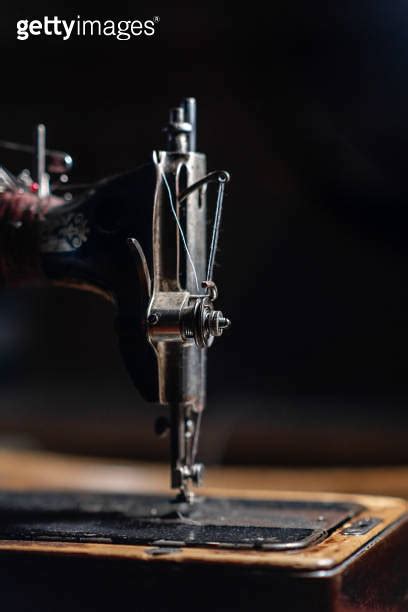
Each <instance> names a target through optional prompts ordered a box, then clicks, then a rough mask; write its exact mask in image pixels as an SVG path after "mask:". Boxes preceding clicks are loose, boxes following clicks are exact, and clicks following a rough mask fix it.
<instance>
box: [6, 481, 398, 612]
mask: <svg viewBox="0 0 408 612" xmlns="http://www.w3.org/2000/svg"><path fill="white" fill-rule="evenodd" d="M10 495H14V494H10ZM55 495H58V494H57V493H55ZM205 495H209V496H214V495H215V496H220V492H219V491H218V492H214V491H205ZM4 496H7V494H6V493H2V497H3V503H4V499H5V497H4ZM228 497H229V498H239V499H241V500H243V499H245V498H246V499H258V500H263V501H267V500H274V502H279V503H282V502H283V501H284V500H286V501H287V502H290V503H293V502H307V503H308V504H312V505H313V503H316V502H323V503H325V504H329V505H330V504H343V505H346V506H347V505H348V506H350V505H351V507H353V508H354V509H355V514H354V516H353V517H352V518H350V519H346V520H345V521H343V522H342V523H341V524H339V525H338V526H337V527H335V528H334V529H333V530H332V531H330V532H329V533H328V534H327V533H326V534H325V535H324V537H323V536H322V537H320V539H319V538H317V539H315V540H314V543H310V544H308V545H305V546H303V547H300V548H294V549H289V550H279V549H275V550H268V549H265V548H262V547H256V546H255V547H254V546H252V547H251V548H243V547H238V548H236V547H233V546H231V545H230V544H222V543H220V542H213V543H211V542H210V543H208V544H206V545H190V544H189V543H180V542H172V541H171V540H167V541H164V542H163V541H160V540H159V541H158V542H154V543H153V542H152V543H150V544H147V543H143V544H138V545H135V544H123V543H121V544H115V543H109V541H106V542H105V541H101V539H99V541H97V542H95V541H92V537H95V536H94V534H92V533H91V534H88V536H87V537H88V538H89V540H90V541H86V537H85V541H80V542H75V541H43V539H42V537H41V534H40V535H38V534H39V533H40V532H38V530H37V532H36V533H37V537H41V540H40V539H37V540H35V539H25V540H20V541H19V540H16V539H14V540H9V539H7V540H6V539H3V540H2V541H1V542H0V588H1V599H2V602H3V605H4V608H3V609H4V610H36V609H41V610H58V611H59V612H63V611H65V610H73V609H75V610H108V609H109V610H112V609H113V608H114V607H116V608H117V607H119V606H120V607H123V608H128V607H130V606H131V607H132V609H133V610H135V611H137V610H143V611H144V610H182V609H185V610H190V609H191V610H192V611H194V612H196V611H201V610H234V611H235V610H251V611H252V610H273V611H275V610H276V611H288V612H297V611H300V610H302V611H316V612H324V611H326V610H327V611H329V610H330V611H336V612H340V611H342V612H352V611H362V610H365V611H373V612H374V611H378V610H384V611H385V610H386V611H387V612H396V611H403V610H408V521H407V504H406V502H404V501H402V500H399V499H393V498H386V497H371V496H358V495H340V494H327V493H322V494H318V493H316V494H313V493H285V492H279V493H274V494H269V493H266V492H264V491H263V492H252V491H251V492H243V491H236V492H231V491H228ZM1 503H2V502H1V500H0V516H1ZM278 505H279V504H278ZM101 520H102V521H103V517H101ZM262 520H263V519H262ZM262 520H261V522H262ZM7 521H10V519H7ZM7 521H4V520H3V521H2V522H0V523H1V524H0V533H2V534H3V536H1V537H4V533H7V529H9V530H10V529H12V528H11V527H10V525H9V524H8V522H7ZM262 524H263V523H262ZM9 533H12V531H9ZM21 533H23V531H22V532H21ZM27 533H28V532H27V530H26V531H24V537H25V538H29V536H27ZM85 536H86V534H85ZM7 537H9V536H7ZM46 537H47V536H46ZM73 539H74V538H73ZM224 546H225V547H224Z"/></svg>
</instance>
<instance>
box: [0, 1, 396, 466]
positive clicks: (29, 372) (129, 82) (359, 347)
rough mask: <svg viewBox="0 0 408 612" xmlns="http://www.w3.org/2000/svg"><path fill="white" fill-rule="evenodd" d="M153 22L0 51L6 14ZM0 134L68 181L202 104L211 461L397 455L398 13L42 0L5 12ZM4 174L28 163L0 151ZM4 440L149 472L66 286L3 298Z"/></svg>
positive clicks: (382, 6) (9, 31) (94, 302)
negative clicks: (212, 333) (132, 463)
mask: <svg viewBox="0 0 408 612" xmlns="http://www.w3.org/2000/svg"><path fill="white" fill-rule="evenodd" d="M77 14H80V15H81V16H82V17H83V18H100V19H108V18H114V19H115V20H119V19H121V18H122V19H126V18H130V19H137V18H141V19H145V18H148V19H150V18H152V17H153V16H155V15H158V16H159V17H160V23H159V24H158V26H157V35H155V36H154V37H151V38H144V39H132V40H130V41H117V40H116V39H113V38H112V39H106V38H101V39H98V38H88V39H78V38H72V39H71V40H69V41H66V42H63V41H62V40H58V39H55V38H48V39H43V38H31V39H29V40H28V41H24V42H23V41H17V40H16V39H15V33H16V25H15V24H16V21H17V19H22V18H36V17H40V18H41V17H43V16H44V15H49V16H53V15H58V16H59V17H60V18H65V19H70V18H72V17H75V16H76V15H77ZM0 16H1V19H0V48H1V58H2V59H1V67H2V70H1V79H2V87H1V91H2V96H1V104H0V110H1V113H0V137H1V138H3V139H10V140H11V139H12V140H17V141H21V142H27V141H30V140H31V137H32V130H33V127H34V126H35V124H36V123H38V122H40V121H42V122H45V123H46V125H47V128H48V143H49V146H51V147H55V148H61V149H64V150H67V151H69V152H70V153H71V154H72V155H73V157H74V160H75V168H74V171H73V174H72V178H73V180H75V181H83V180H85V181H88V180H94V179H98V178H102V177H104V176H108V175H110V174H113V173H116V172H119V171H124V170H128V169H132V168H134V167H135V166H137V165H138V164H139V163H141V162H143V161H144V160H145V159H146V157H147V156H148V154H149V152H150V151H151V150H152V149H153V148H156V147H158V146H160V144H161V143H162V141H163V137H162V134H161V127H162V126H163V125H164V123H165V122H166V119H167V110H168V108H169V107H170V106H173V105H174V104H175V103H177V102H178V101H179V100H180V98H181V97H182V96H186V95H187V96H190V95H192V96H195V97H197V99H198V103H199V133H198V134H199V135H198V143H199V149H200V150H202V151H204V152H206V153H207V155H208V162H209V166H210V168H226V169H228V170H229V171H230V172H231V174H232V182H231V184H230V186H229V187H228V194H227V199H226V203H225V215H224V223H223V231H222V235H221V248H220V251H219V254H218V267H217V269H216V281H217V284H218V285H219V288H220V291H221V297H222V299H221V302H222V307H223V309H224V311H225V312H226V313H228V315H229V316H230V317H231V319H232V321H233V328H232V330H231V332H230V333H228V335H227V334H226V335H225V336H224V337H223V339H222V341H219V342H218V343H217V344H216V346H215V347H214V348H213V349H212V350H211V354H210V366H209V405H208V412H207V415H206V425H205V427H204V431H203V446H202V448H203V454H204V457H205V458H206V459H207V460H209V461H214V462H220V461H235V462H237V461H238V462H244V463H247V462H263V463H270V462H273V463H281V464H287V463H386V462H400V461H406V460H408V447H407V445H406V442H405V440H406V434H407V433H408V418H407V410H406V406H407V403H408V377H407V364H408V355H407V346H408V291H407V270H408V246H407V240H406V232H407V222H408V214H407V202H408V184H407V180H406V177H407V169H408V160H407V145H408V115H407V109H408V87H407V74H408V8H407V6H406V3H405V2H403V1H402V0H394V1H393V2H392V3H390V2H388V1H387V0H383V1H378V2H373V1H370V2H363V1H359V2H355V1H354V2H344V1H343V2H336V1H334V0H332V1H331V2H326V3H319V2H311V3H310V2H301V1H298V2H288V1H286V2H283V1H282V2H273V3H268V6H265V3H260V2H259V3H256V2H252V3H250V4H247V5H243V6H242V8H237V7H234V5H233V4H232V3H228V4H227V3H225V2H218V3H214V4H209V3H205V4H204V3H201V4H200V3H197V2H195V3H192V2H190V3H187V2H173V3H168V2H166V3H165V2H148V3H147V2H144V3H143V2H139V3H136V4H135V3H128V4H126V3H124V4H119V3H115V6H114V7H113V6H112V7H111V11H110V12H103V11H102V10H100V11H97V10H94V9H92V10H91V9H87V10H85V9H84V8H83V9H82V10H80V11H77V10H72V11H69V10H67V9H64V8H63V7H62V5H61V6H60V7H59V8H58V4H56V3H55V2H48V3H46V2H40V3H39V2H36V3H32V4H31V5H29V4H28V3H26V7H22V6H20V7H19V5H18V3H13V4H12V5H10V6H9V7H7V8H6V7H4V6H3V7H2V9H1V15H0ZM2 161H3V162H4V163H5V165H6V166H8V167H9V168H10V169H11V170H12V171H18V170H19V169H21V167H22V166H23V165H27V164H28V163H29V162H28V161H27V160H23V159H21V160H18V162H17V160H15V159H14V158H13V159H12V158H11V157H10V156H7V155H3V157H2ZM0 355H1V359H2V369H1V372H0V377H1V382H2V386H1V397H2V399H1V402H0V427H1V428H2V432H3V435H2V441H3V443H4V444H6V443H18V444H25V445H34V446H43V447H46V448H58V449H63V450H69V451H72V452H89V453H97V454H113V455H120V456H137V457H142V458H160V457H161V458H162V457H163V456H165V452H166V442H163V441H160V442H159V441H158V442H157V443H156V442H155V440H154V439H153V434H152V433H151V431H152V423H153V419H154V417H155V416H156V415H157V414H159V411H158V409H157V408H155V407H152V406H148V405H146V404H144V403H143V402H142V400H141V399H140V398H139V396H138V394H137V392H135V390H134V389H133V388H132V385H131V383H130V381H129V380H128V378H127V375H126V372H125V370H124V367H123V366H122V364H121V361H120V356H119V353H118V351H117V347H116V339H115V337H114V332H113V313H112V311H111V307H110V306H109V305H108V304H105V303H103V302H102V301H100V300H99V299H98V298H97V297H95V296H92V295H87V294H81V293H79V292H78V293H75V292H73V291H68V290H61V289H58V290H42V291H38V290H27V291H26V290H24V291H23V290H22V291H20V292H19V293H5V294H4V295H3V296H2V299H1V302H0Z"/></svg>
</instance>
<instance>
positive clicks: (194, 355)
mask: <svg viewBox="0 0 408 612" xmlns="http://www.w3.org/2000/svg"><path fill="white" fill-rule="evenodd" d="M186 110H187V117H188V118H190V119H191V118H193V119H194V125H192V124H191V123H189V122H187V121H185V119H186ZM195 116H196V112H195V101H193V100H192V99H191V98H189V99H187V100H185V101H184V103H183V105H182V106H180V107H178V108H177V109H173V110H172V111H171V113H170V123H169V125H168V126H167V129H166V131H167V135H168V149H169V150H168V151H160V152H158V153H157V154H155V161H156V164H157V173H158V177H159V180H158V183H157V184H158V188H157V193H156V201H155V206H154V220H153V245H154V251H153V258H154V263H153V291H152V295H151V300H150V304H149V309H148V316H147V321H148V336H149V340H150V342H151V344H152V346H153V347H154V349H155V351H156V355H157V359H158V366H159V368H158V369H159V389H160V402H161V403H163V404H168V405H169V407H170V420H169V427H170V438H171V484H172V487H174V488H178V489H179V491H180V496H179V498H180V499H181V500H184V501H191V499H192V497H193V494H192V492H191V491H190V490H189V483H191V482H192V483H194V484H197V485H198V484H200V482H201V479H202V475H203V466H202V465H201V464H199V463H197V462H196V454H197V448H198V437H199V430H200V421H201V415H202V412H203V410H204V406H205V396H206V358H207V355H206V349H207V347H208V346H210V345H211V344H212V342H213V340H214V337H215V336H220V335H221V334H222V332H223V330H224V329H226V328H227V327H229V325H230V322H229V321H228V319H226V318H225V317H224V316H223V314H222V313H221V312H220V311H217V310H215V309H214V300H215V299H216V297H217V289H216V286H215V284H214V283H213V281H212V279H208V278H206V275H207V204H206V187H207V184H208V182H210V181H212V180H214V173H211V174H210V175H207V174H206V158H205V155H203V154H200V153H196V152H195V151H190V150H188V146H189V144H190V143H193V144H195V133H194V132H195V127H194V126H195ZM217 176H219V177H221V178H219V180H221V181H223V182H224V181H226V180H228V179H229V176H228V174H227V173H225V172H224V173H217ZM217 230H218V228H217ZM217 234H218V231H217Z"/></svg>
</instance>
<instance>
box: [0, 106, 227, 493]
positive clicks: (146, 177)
mask: <svg viewBox="0 0 408 612" xmlns="http://www.w3.org/2000/svg"><path fill="white" fill-rule="evenodd" d="M165 131H166V134H167V147H166V150H163V151H154V152H153V154H152V156H151V159H150V160H149V161H148V163H147V164H145V165H143V166H141V167H140V168H139V169H137V170H136V171H134V172H130V173H128V174H125V175H121V176H118V177H114V178H111V179H106V180H103V181H101V182H100V183H98V184H96V185H94V186H92V187H91V188H90V189H86V190H80V191H79V192H78V193H77V194H76V195H72V192H74V191H75V189H74V187H68V184H67V171H68V170H69V169H70V166H71V164H72V160H71V158H70V156H69V155H68V154H66V153H63V152H60V151H49V150H47V149H46V146H45V128H44V126H39V127H38V129H37V142H36V147H35V155H36V157H35V159H36V163H35V172H36V177H35V180H32V179H31V177H30V175H29V174H28V173H27V172H25V173H23V174H22V175H20V176H19V177H18V178H15V177H13V176H12V175H11V174H10V173H9V172H7V171H6V170H5V169H2V172H1V173H0V186H1V189H2V196H1V199H2V204H3V210H2V213H1V212H0V219H1V218H3V222H2V226H3V232H4V231H5V232H6V233H7V236H8V242H9V243H11V242H12V243H13V244H14V245H18V243H19V240H20V242H21V245H20V247H18V248H17V251H19V250H20V251H24V250H25V249H26V247H27V244H28V242H27V239H26V237H25V238H24V240H21V239H20V236H21V235H22V231H21V227H24V225H25V224H27V223H29V224H30V227H31V229H32V232H33V234H34V235H35V240H34V243H35V249H34V250H33V252H32V253H31V254H30V257H31V260H32V261H34V262H35V265H33V266H32V267H31V269H30V271H29V274H27V271H24V274H23V275H22V273H21V269H20V270H18V267H19V264H18V257H17V263H16V258H15V257H14V259H13V266H14V269H13V266H12V267H11V268H10V266H8V267H7V265H6V266H5V269H8V270H9V279H8V280H10V281H11V282H13V281H14V280H15V279H16V278H19V279H21V278H22V276H23V280H24V282H26V281H27V280H29V279H32V278H33V277H34V278H35V279H36V280H38V279H42V280H48V281H51V282H52V283H56V284H60V285H61V284H62V285H65V286H72V287H76V288H80V289H84V290H91V291H96V292H97V293H99V294H102V295H103V296H105V297H106V298H108V299H109V300H111V301H112V302H113V303H114V304H115V306H116V329H117V333H118V337H119V345H120V350H121V353H122V356H123V358H124V361H125V364H126V367H127V369H128V371H129V374H130V376H131V377H132V380H133V381H134V383H135V385H136V386H137V387H138V389H139V390H140V392H141V393H142V395H143V396H144V397H145V398H146V399H147V400H149V401H153V402H160V403H161V404H166V405H168V406H169V408H170V416H169V418H160V419H159V420H158V421H157V423H156V431H157V433H158V434H163V433H164V432H165V431H166V430H169V432H170V440H171V485H172V487H174V488H177V489H178V490H179V499H181V500H184V501H191V499H192V498H193V494H192V492H191V491H190V489H189V484H190V483H194V484H200V481H201V479H202V473H203V467H202V465H201V464H199V463H197V462H196V454H197V447H198V437H199V431H200V420H201V415H202V412H203V409H204V404H205V382H206V380H205V379H206V349H207V347H209V346H211V344H212V342H213V340H214V338H215V337H217V336H221V335H222V333H223V331H224V329H226V328H227V327H229V325H230V322H229V321H228V319H226V318H225V317H224V316H223V314H222V312H220V311H219V310H216V309H215V308H214V302H215V300H216V298H217V288H216V285H215V283H214V281H213V268H214V258H215V253H216V250H217V242H218V233H219V227H220V222H221V213H222V201H223V194H224V186H225V184H226V183H227V182H228V180H229V175H228V173H227V172H224V171H222V172H211V173H209V174H207V171H206V157H205V155H203V154H201V153H197V152H196V104H195V100H194V99H192V98H187V99H185V100H183V102H182V104H181V105H180V106H179V107H177V108H175V109H173V110H172V111H171V112H170V120H169V123H168V125H167V126H166V128H165ZM0 144H3V147H6V148H8V149H10V148H17V149H20V150H25V151H28V152H29V151H30V150H31V148H30V147H22V146H21V145H16V144H15V143H5V142H3V143H0ZM47 160H50V163H49V164H48V167H47ZM50 172H52V173H55V174H56V175H57V178H58V180H57V182H55V183H54V184H53V185H51V187H50V176H49V175H50ZM210 182H215V183H216V184H217V185H218V192H217V198H216V207H215V214H214V222H213V229H212V233H211V237H210V240H209V242H210V248H209V255H208V257H207V231H206V230H207V222H208V217H207V203H206V192H207V186H208V184H209V183H210ZM0 211H1V208H0ZM27 211H29V212H30V215H29V218H28V217H27ZM34 220H35V222H33V221H34ZM5 226H7V228H6V230H5V229H4V228H5ZM29 242H30V244H31V247H30V248H33V247H32V243H33V241H29ZM5 243H7V240H6V242H5ZM13 250H14V254H15V252H16V248H15V247H14V249H13ZM25 255H26V254H25ZM5 257H6V258H7V250H6V254H5ZM26 259H27V257H26V256H25V257H24V260H25V261H26ZM8 263H9V262H8ZM3 268H4V266H3Z"/></svg>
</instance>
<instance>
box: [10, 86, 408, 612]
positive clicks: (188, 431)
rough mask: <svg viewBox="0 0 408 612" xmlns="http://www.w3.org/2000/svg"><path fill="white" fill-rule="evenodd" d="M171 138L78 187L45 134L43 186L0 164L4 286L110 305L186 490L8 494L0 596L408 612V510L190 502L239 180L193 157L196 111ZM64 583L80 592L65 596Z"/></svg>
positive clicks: (39, 153) (357, 504) (363, 499)
mask: <svg viewBox="0 0 408 612" xmlns="http://www.w3.org/2000/svg"><path fill="white" fill-rule="evenodd" d="M166 134H167V146H166V149H165V150H163V151H155V152H154V153H153V154H152V155H151V157H150V160H149V161H148V162H147V163H146V164H145V165H143V166H141V167H140V168H138V169H137V170H135V171H134V172H130V173H128V174H124V175H121V176H117V177H113V178H110V179H107V180H103V181H101V182H100V183H98V184H96V185H94V186H92V187H91V188H89V189H86V190H80V191H79V192H77V193H75V189H74V188H73V187H70V186H69V183H68V182H67V173H68V171H69V169H70V165H71V163H72V160H71V158H70V156H69V155H68V154H66V153H63V152H61V151H53V150H48V149H47V148H46V143H45V128H44V126H39V127H38V130H37V143H36V146H35V147H34V149H33V152H34V153H35V159H36V173H35V174H36V175H35V176H34V178H32V177H31V176H30V174H29V173H27V172H24V173H22V174H21V175H20V176H18V177H15V176H13V175H12V174H11V173H10V172H9V171H8V170H6V168H4V167H2V168H0V187H1V205H0V219H1V241H2V245H1V249H0V254H1V261H0V264H1V265H0V276H1V278H2V280H3V283H4V284H14V285H16V284H23V285H24V284H26V283H29V282H30V283H32V282H35V283H53V284H58V285H64V286H70V287H76V288H78V289H83V290H86V291H95V292H97V293H98V294H100V295H101V296H103V297H104V298H106V299H108V300H110V301H111V302H112V303H113V305H114V307H115V309H116V329H117V333H118V339H119V347H120V351H121V354H122V356H123V359H124V362H125V365H126V368H127V370H128V372H129V374H130V376H131V378H132V380H133V382H134V383H135V385H136V387H137V388H138V389H139V391H140V392H141V393H142V395H143V396H144V397H145V398H146V399H148V400H149V401H152V402H159V403H161V404H163V405H166V406H168V409H169V415H168V417H162V418H160V419H159V420H158V422H157V423H156V431H157V433H158V434H160V435H161V434H164V433H165V432H166V431H168V432H169V434H170V435H169V437H170V456H171V461H170V471H171V486H172V488H173V489H175V490H176V495H175V496H174V495H170V494H166V495H163V494H161V495H159V494H152V495H149V496H146V495H125V494H124V495H108V494H95V493H83V492H82V493H67V492H65V493H55V492H49V491H48V492H47V491H43V492H30V491H27V492H23V493H13V492H8V491H3V492H0V584H1V585H2V593H3V597H4V598H5V600H6V601H8V598H9V599H10V601H14V602H16V601H19V599H18V596H17V595H16V592H17V591H18V590H19V589H18V585H19V584H26V585H27V584H29V585H30V588H31V587H32V586H33V584H34V585H36V586H35V588H34V589H33V590H34V595H32V597H33V598H34V599H33V601H35V602H36V604H35V605H34V606H33V607H38V605H39V604H38V601H41V605H42V608H43V609H45V608H48V607H49V608H50V609H51V608H55V606H57V605H58V608H59V609H60V610H61V609H64V610H65V609H68V608H70V607H71V606H72V605H75V606H77V605H79V609H82V607H81V603H78V602H82V604H83V602H84V601H85V602H86V604H83V605H85V607H86V606H91V607H93V606H95V607H97V608H98V609H102V608H103V609H105V608H108V607H111V606H112V605H114V604H115V603H117V602H118V601H120V600H124V598H125V597H129V598H130V597H132V598H133V603H134V605H135V606H136V609H168V610H170V609H171V610H173V609H174V610H175V609H179V608H180V607H181V606H184V605H189V606H191V607H192V608H193V609H195V610H204V609H208V608H209V607H210V606H211V607H213V608H215V609H219V610H223V609H233V610H238V609H248V610H249V609H251V610H253V609H256V608H259V609H264V608H265V609H266V608H267V607H268V608H270V607H273V608H274V609H277V610H288V611H295V610H319V611H323V610H348V611H351V610H374V609H375V610H407V609H408V599H407V593H408V579H407V567H408V564H407V558H408V549H407V545H408V523H407V508H406V503H405V502H404V501H402V500H395V499H390V498H383V497H381V498H380V497H369V496H351V495H334V494H333V495H331V494H328V493H325V494H323V493H322V494H319V493H316V494H299V493H284V494H282V493H279V494H277V493H273V492H270V493H268V494H265V493H263V494H262V495H261V494H259V493H258V494H257V493H255V492H250V491H241V492H236V493H234V494H233V495H232V494H229V495H228V496H226V495H223V493H222V491H212V492H211V491H205V493H204V494H202V495H197V494H196V493H194V492H193V490H192V486H193V485H199V484H201V481H202V478H203V466H202V465H201V464H200V463H199V462H197V459H196V457H197V452H198V439H199V432H200V421H201V418H202V414H203V411H204V406H205V383H206V358H207V349H208V347H210V346H211V344H212V342H213V341H214V339H215V338H216V337H219V336H221V335H222V334H223V332H224V330H226V329H227V328H229V326H230V322H229V320H228V319H227V318H225V317H224V315H223V314H222V312H221V311H219V310H216V308H215V303H216V300H217V287H216V285H215V283H214V279H213V268H214V258H215V253H216V249H217V242H218V234H219V227H220V223H221V215H222V205H223V194H224V188H225V186H226V185H227V183H228V181H229V175H228V173H227V172H226V171H219V172H218V171H216V172H210V173H207V169H206V157H205V155H203V154H201V153H197V152H196V105H195V100H193V99H191V98H188V99H185V100H183V102H182V103H181V105H180V106H179V107H177V108H175V109H173V110H172V111H171V112H170V119H169V122H168V125H167V127H166ZM0 144H2V145H3V147H5V149H12V148H14V149H19V150H25V151H27V152H30V151H31V148H30V147H23V146H21V145H16V144H15V143H8V142H6V143H4V142H3V143H0ZM50 177H51V179H50ZM50 181H51V183H52V186H51V187H50ZM212 182H213V183H215V184H216V187H217V193H216V202H215V214H214V220H213V226H212V229H211V232H210V236H209V239H208V240H207V231H206V230H207V219H208V214H207V201H206V200H207V197H206V196H207V187H208V185H209V183H212ZM208 243H209V248H208ZM207 251H208V252H209V254H208V257H207ZM73 316H75V313H73ZM67 575H69V577H70V578H69V583H70V588H71V589H72V593H74V594H75V595H73V596H72V598H71V599H69V598H68V599H64V600H62V601H61V598H60V593H61V592H62V591H63V590H64V588H63V582H64V581H65V580H66V578H67ZM50 584H51V585H53V587H52V588H51V589H50V588H49V585H50ZM23 588H24V587H23ZM45 593H46V596H45ZM36 597H37V599H38V601H37V600H36V599H35V598H36ZM16 598H17V599H16ZM31 603H32V601H31ZM17 609H20V608H17ZM86 609H88V608H86Z"/></svg>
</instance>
